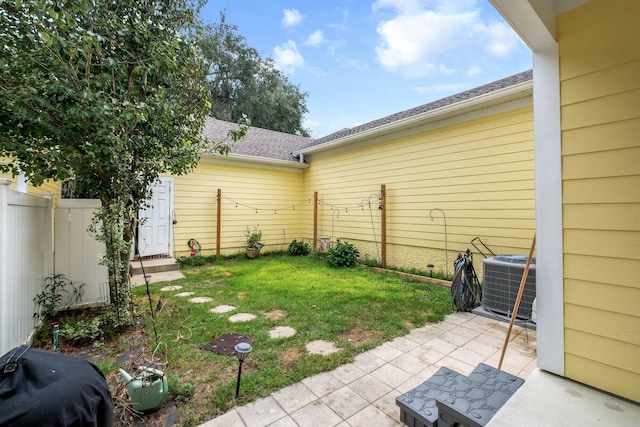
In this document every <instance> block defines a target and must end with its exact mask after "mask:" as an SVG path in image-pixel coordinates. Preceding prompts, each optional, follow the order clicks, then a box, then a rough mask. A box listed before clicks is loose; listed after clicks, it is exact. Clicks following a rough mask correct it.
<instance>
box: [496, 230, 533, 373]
mask: <svg viewBox="0 0 640 427" xmlns="http://www.w3.org/2000/svg"><path fill="white" fill-rule="evenodd" d="M535 247H536V235H535V234H534V235H533V242H531V249H530V250H529V258H527V265H526V266H525V268H524V273H523V274H522V280H520V288H519V289H518V295H517V296H516V302H515V304H514V305H513V311H512V312H511V321H510V322H509V329H507V336H506V337H505V338H504V345H503V346H502V354H501V355H500V362H499V363H498V369H501V368H502V361H503V360H504V354H505V352H506V351H507V345H509V336H510V335H511V329H512V328H513V323H514V322H515V320H516V315H517V314H518V308H520V300H521V299H522V294H523V293H524V285H525V283H526V282H527V276H528V275H529V266H530V265H531V258H533V250H534V249H535Z"/></svg>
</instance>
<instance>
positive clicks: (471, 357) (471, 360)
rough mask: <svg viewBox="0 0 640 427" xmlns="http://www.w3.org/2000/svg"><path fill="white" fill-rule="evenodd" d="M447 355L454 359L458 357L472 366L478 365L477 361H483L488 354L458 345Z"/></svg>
mask: <svg viewBox="0 0 640 427" xmlns="http://www.w3.org/2000/svg"><path fill="white" fill-rule="evenodd" d="M449 357H453V358H454V359H458V360H459V361H461V362H464V363H466V364H468V365H471V366H474V367H475V366H478V364H479V363H482V362H484V361H485V360H486V359H487V358H488V356H483V355H482V354H479V353H476V352H475V351H471V350H467V349H466V348H464V347H460V348H458V349H456V350H454V351H452V352H451V353H449Z"/></svg>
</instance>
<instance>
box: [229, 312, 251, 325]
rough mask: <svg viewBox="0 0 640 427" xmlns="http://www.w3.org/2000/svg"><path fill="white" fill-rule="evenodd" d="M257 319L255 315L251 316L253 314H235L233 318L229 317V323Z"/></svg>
mask: <svg viewBox="0 0 640 427" xmlns="http://www.w3.org/2000/svg"><path fill="white" fill-rule="evenodd" d="M255 318H256V315H255V314H251V313H238V314H234V315H233V316H231V317H229V321H230V322H234V323H235V322H248V321H250V320H253V319H255Z"/></svg>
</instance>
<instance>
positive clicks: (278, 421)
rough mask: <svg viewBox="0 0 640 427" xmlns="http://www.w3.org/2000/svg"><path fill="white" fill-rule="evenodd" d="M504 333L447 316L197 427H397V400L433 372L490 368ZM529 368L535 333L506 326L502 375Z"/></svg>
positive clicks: (483, 322) (480, 320)
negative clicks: (480, 365) (479, 366)
mask: <svg viewBox="0 0 640 427" xmlns="http://www.w3.org/2000/svg"><path fill="white" fill-rule="evenodd" d="M507 328H508V325H507V324H505V323H503V322H499V321H497V320H494V319H489V318H486V317H481V316H477V315H475V314H471V313H453V314H450V315H449V316H447V317H446V318H445V320H444V321H442V322H440V323H437V324H429V325H426V326H423V327H421V328H417V329H414V330H413V331H411V332H410V333H409V334H407V335H405V336H403V337H398V338H396V339H394V340H393V341H390V342H387V343H384V344H383V345H381V346H379V347H377V348H375V349H372V350H370V351H367V352H365V353H362V354H360V355H358V356H357V357H356V358H355V360H354V362H353V363H349V364H346V365H342V366H339V367H338V368H336V369H334V370H333V371H330V372H323V373H321V374H317V375H314V376H312V377H309V378H305V379H304V380H302V381H301V382H299V383H296V384H293V385H291V386H288V387H286V388H283V389H281V390H278V391H276V392H274V393H273V394H272V395H271V396H268V397H265V398H262V399H259V400H257V401H255V402H252V403H249V404H247V405H244V406H239V407H237V408H234V409H233V410H231V411H229V412H227V413H226V414H223V415H221V416H219V417H217V418H214V419H212V420H210V421H208V422H206V423H204V424H202V425H201V427H234V426H237V427H245V426H246V427H260V426H274V427H288V426H303V427H313V426H322V427H327V426H340V427H347V426H351V427H355V426H382V427H384V426H402V425H403V424H402V423H401V422H400V410H399V408H398V406H396V403H395V399H396V397H397V396H399V395H400V394H402V393H405V392H407V391H409V390H411V389H413V388H414V387H416V386H418V385H419V384H422V383H423V382H424V381H426V380H427V379H428V378H429V377H431V376H432V375H433V374H434V373H435V372H436V371H437V370H438V369H439V368H440V367H448V368H451V369H453V370H455V371H457V372H459V373H461V374H463V375H468V374H470V373H471V371H472V370H473V369H474V368H475V367H476V366H477V364H478V363H481V362H483V363H486V364H487V365H490V366H494V367H497V366H498V362H499V360H500V353H501V351H502V345H503V343H504V338H505V335H506V331H507ZM535 368H536V333H535V331H533V330H531V329H529V330H525V329H524V328H522V327H517V326H514V328H513V331H512V334H511V339H510V343H509V347H508V348H507V352H506V355H505V358H504V361H503V364H502V370H503V371H507V372H509V373H511V374H514V375H517V376H519V377H520V378H522V379H525V380H526V379H527V378H528V377H529V375H530V374H531V373H532V372H533V371H534V369H535Z"/></svg>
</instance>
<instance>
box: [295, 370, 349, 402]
mask: <svg viewBox="0 0 640 427" xmlns="http://www.w3.org/2000/svg"><path fill="white" fill-rule="evenodd" d="M302 384H304V385H305V386H307V388H309V390H311V391H312V392H313V394H315V395H316V396H318V397H322V396H326V395H327V394H329V393H331V392H334V391H336V390H337V389H339V388H340V387H342V386H343V385H344V384H343V383H342V381H340V380H339V379H337V378H336V377H334V376H333V375H331V374H330V373H328V372H323V373H322V374H317V375H314V376H312V377H308V378H305V379H303V380H302Z"/></svg>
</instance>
